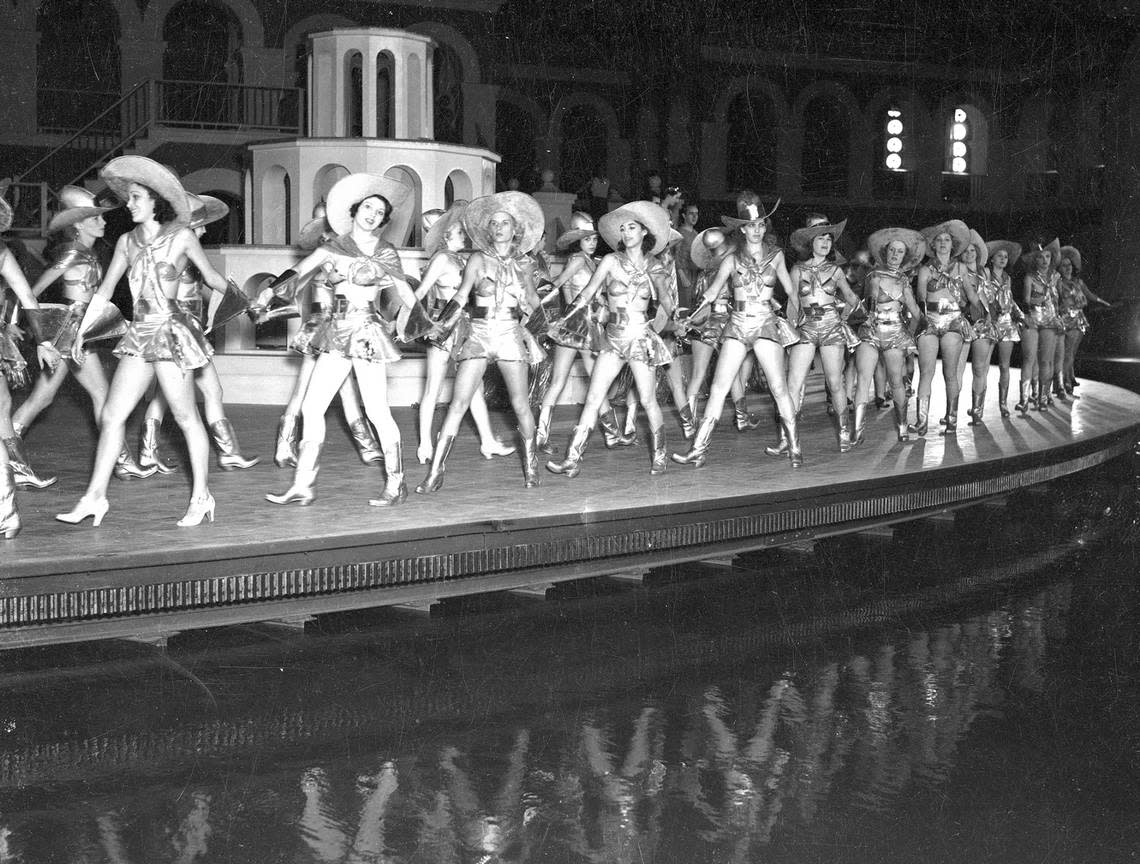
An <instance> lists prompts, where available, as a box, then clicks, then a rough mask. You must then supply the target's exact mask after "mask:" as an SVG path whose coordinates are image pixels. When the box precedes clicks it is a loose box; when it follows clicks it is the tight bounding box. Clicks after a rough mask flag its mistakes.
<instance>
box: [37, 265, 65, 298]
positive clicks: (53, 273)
mask: <svg viewBox="0 0 1140 864" xmlns="http://www.w3.org/2000/svg"><path fill="white" fill-rule="evenodd" d="M65 272H66V270H60V269H59V268H58V267H56V266H54V265H53V266H51V267H48V269H47V270H45V271H44V272H43V273H42V274H41V275H40V278H39V279H37V280H36V284H35V285H33V286H32V293H33V294H34V295H36V297H39V296H40V295H41V294H43V293H44V291H45V290H47V287H48V286H49V285H51V284H52V283H53V282H54V281H55V280H56V279H58V278H59V277H60V276H62V275H63V274H64V273H65Z"/></svg>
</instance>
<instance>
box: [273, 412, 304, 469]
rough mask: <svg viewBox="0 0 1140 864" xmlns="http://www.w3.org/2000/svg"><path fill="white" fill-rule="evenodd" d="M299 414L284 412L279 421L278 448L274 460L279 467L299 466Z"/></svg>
mask: <svg viewBox="0 0 1140 864" xmlns="http://www.w3.org/2000/svg"><path fill="white" fill-rule="evenodd" d="M298 441H299V436H298V434H297V415H296V414H282V415H281V419H280V420H278V421H277V448H276V450H275V451H274V453H273V461H274V462H276V463H277V467H278V468H296V467H297V444H298Z"/></svg>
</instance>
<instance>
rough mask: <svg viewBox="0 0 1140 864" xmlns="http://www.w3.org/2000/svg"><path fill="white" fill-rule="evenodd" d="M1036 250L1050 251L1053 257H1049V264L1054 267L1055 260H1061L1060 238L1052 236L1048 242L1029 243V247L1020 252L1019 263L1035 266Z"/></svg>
mask: <svg viewBox="0 0 1140 864" xmlns="http://www.w3.org/2000/svg"><path fill="white" fill-rule="evenodd" d="M1038 252H1052V253H1053V257H1052V258H1051V259H1050V262H1049V266H1050V267H1056V266H1057V262H1058V261H1060V260H1061V240H1060V238H1058V237H1054V238H1053V239H1052V240H1051V241H1050V242H1048V243H1031V244H1029V248H1028V249H1027V250H1026V251H1025V252H1024V253H1023V254H1022V256H1021V263H1022V264H1024V265H1025V266H1026V267H1034V266H1036V259H1037V253H1038Z"/></svg>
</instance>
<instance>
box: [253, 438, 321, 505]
mask: <svg viewBox="0 0 1140 864" xmlns="http://www.w3.org/2000/svg"><path fill="white" fill-rule="evenodd" d="M322 447H324V442H322V441H302V442H301V448H300V452H298V454H297V467H296V468H295V469H294V470H293V485H291V486H290V487H289V488H288V489H287V490H286V491H285V492H283V493H282V494H280V495H274V494H272V493H270V494H269V495H266V496H265V500H266V501H271V502H273V503H274V504H300V505H301V506H302V507H308V506H309V505H310V504H312V503H313V502H314V501H316V500H317V490H316V484H317V472H318V471H320V461H321V448H322Z"/></svg>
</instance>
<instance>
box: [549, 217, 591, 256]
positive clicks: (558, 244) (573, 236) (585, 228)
mask: <svg viewBox="0 0 1140 864" xmlns="http://www.w3.org/2000/svg"><path fill="white" fill-rule="evenodd" d="M597 235H598V226H596V225H595V224H594V217H593V216H591V215H590V214H589V213H582V212H581V211H576V212H574V213H571V214H570V228H569V230H567V231H562V232H560V233H559V235H558V239H557V240H555V241H554V248H555V249H557V250H558V251H559V252H565V251H566V250H567V249H569V248H570V247H571V246H573V245H574V244H575V243H578V242H580V241H582V240H585V239H586V238H587V237H596V236H597Z"/></svg>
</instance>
